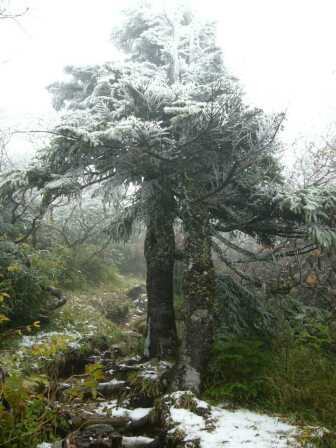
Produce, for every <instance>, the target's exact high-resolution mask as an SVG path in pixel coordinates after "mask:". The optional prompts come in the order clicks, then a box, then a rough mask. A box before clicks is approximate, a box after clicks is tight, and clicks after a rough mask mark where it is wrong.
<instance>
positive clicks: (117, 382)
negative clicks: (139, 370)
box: [99, 379, 126, 387]
mask: <svg viewBox="0 0 336 448" xmlns="http://www.w3.org/2000/svg"><path fill="white" fill-rule="evenodd" d="M124 384H126V381H122V380H116V379H113V380H111V381H106V382H105V383H99V386H101V387H105V386H123V385H124Z"/></svg>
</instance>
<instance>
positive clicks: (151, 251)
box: [145, 200, 177, 358]
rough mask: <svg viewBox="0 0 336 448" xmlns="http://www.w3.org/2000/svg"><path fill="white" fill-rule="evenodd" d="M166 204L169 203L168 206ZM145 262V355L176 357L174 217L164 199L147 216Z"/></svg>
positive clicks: (150, 356) (151, 356)
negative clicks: (146, 300)
mask: <svg viewBox="0 0 336 448" xmlns="http://www.w3.org/2000/svg"><path fill="white" fill-rule="evenodd" d="M168 207H169V205H168ZM145 258H146V263H147V278H146V284H147V296H148V312H147V335H146V342H145V356H147V357H149V358H170V357H175V355H176V352H177V335H176V323H175V312H174V305H173V300H174V296H173V273H174V259H175V235H174V228H173V217H172V215H171V213H170V210H169V208H168V209H165V201H164V200H163V201H160V202H159V201H158V202H157V207H156V209H155V210H154V211H153V213H152V214H151V216H150V217H149V220H148V223H147V233H146V239H145Z"/></svg>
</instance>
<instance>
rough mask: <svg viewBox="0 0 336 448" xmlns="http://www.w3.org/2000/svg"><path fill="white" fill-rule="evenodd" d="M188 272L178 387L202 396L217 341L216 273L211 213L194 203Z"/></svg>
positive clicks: (188, 237) (187, 220)
mask: <svg viewBox="0 0 336 448" xmlns="http://www.w3.org/2000/svg"><path fill="white" fill-rule="evenodd" d="M184 225H185V259H186V265H187V268H186V271H185V273H184V279H183V294H184V301H185V337H184V342H183V348H182V351H181V355H180V361H179V368H178V373H177V384H176V385H175V386H174V387H175V388H176V386H177V387H178V388H180V389H188V390H192V391H194V392H196V393H199V391H200V387H201V377H202V373H203V371H204V368H205V367H206V365H207V362H208V358H209V353H210V350H211V345H212V341H213V306H214V297H215V271H214V266H213V261H212V257H211V237H210V230H209V213H208V210H207V208H206V207H204V205H203V204H202V203H197V202H196V201H195V202H194V203H191V204H190V206H189V208H188V212H187V214H186V216H185V219H184Z"/></svg>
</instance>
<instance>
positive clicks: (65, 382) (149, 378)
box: [27, 294, 309, 448]
mask: <svg viewBox="0 0 336 448" xmlns="http://www.w3.org/2000/svg"><path fill="white" fill-rule="evenodd" d="M132 300H133V301H134V304H135V306H134V307H133V309H132V312H131V313H130V315H129V318H128V321H124V322H123V323H122V325H121V328H122V332H123V333H126V334H128V333H132V337H135V338H140V337H141V335H140V333H137V331H140V332H141V328H139V329H138V330H137V328H138V327H137V325H134V323H136V322H137V321H138V320H141V318H142V321H143V316H144V312H145V299H144V296H143V294H141V295H140V296H139V297H134V298H132ZM76 310H77V308H76ZM76 312H77V311H76ZM84 314H85V315H87V312H86V311H85V313H84ZM89 326H92V332H94V331H95V330H94V328H93V326H94V325H93V323H88V324H87V327H89ZM90 331H91V330H90ZM40 339H41V340H42V335H40V336H36V339H35V340H34V344H35V346H36V344H37V345H38V343H39V342H38V341H39V340H40ZM32 340H33V339H32V338H31V339H29V338H28V340H27V344H28V345H29V344H30V343H31V341H32ZM72 344H73V350H74V351H76V350H77V351H78V353H79V355H80V356H79V357H76V356H72V357H70V358H69V362H70V363H73V359H80V362H79V363H77V365H76V366H75V367H74V365H73V364H72V365H71V366H68V367H70V368H67V366H63V368H62V369H61V370H60V371H59V372H58V375H57V377H56V378H55V381H54V385H53V390H52V391H51V393H52V395H53V402H54V406H55V407H56V408H57V411H58V413H59V414H60V415H62V416H63V418H64V420H65V421H66V423H67V426H66V427H67V429H66V431H65V432H64V434H60V435H62V437H63V438H62V440H59V441H58V442H55V443H53V444H50V443H42V444H40V445H38V448H122V447H126V448H132V447H138V448H141V447H142V448H145V447H149V448H161V447H162V448H217V447H218V448H220V447H227V448H240V447H242V448H244V447H249V448H285V447H293V448H294V447H303V446H309V445H304V444H303V443H302V442H299V439H300V438H301V436H302V434H303V433H304V432H305V431H304V430H303V429H302V428H298V427H295V426H292V425H290V424H288V423H286V422H284V421H281V420H280V419H278V418H276V417H270V416H267V415H261V414H257V413H254V412H250V411H247V410H232V409H227V408H224V407H213V406H210V405H209V404H208V403H206V402H204V401H201V400H199V399H198V398H196V397H195V396H194V395H193V394H192V393H191V392H188V391H177V392H171V391H170V383H171V379H172V376H173V374H174V366H173V364H171V363H170V362H167V361H160V360H151V361H148V360H146V359H143V358H141V357H140V356H127V355H126V354H125V350H124V347H123V346H122V345H118V344H113V345H110V346H108V347H105V348H104V349H102V348H101V347H99V348H98V347H95V346H94V345H92V346H91V349H90V350H89V352H88V351H86V352H85V357H84V358H83V353H82V352H81V350H82V348H81V345H80V344H79V343H77V342H75V343H74V342H72ZM69 372H71V374H70V373H69Z"/></svg>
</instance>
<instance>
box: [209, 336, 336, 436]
mask: <svg viewBox="0 0 336 448" xmlns="http://www.w3.org/2000/svg"><path fill="white" fill-rule="evenodd" d="M324 347H325V344H324V340H323V341H322V344H321V345H320V346H319V345H318V344H316V340H314V341H310V342H309V341H308V342H307V340H305V342H304V343H303V342H302V339H301V337H300V336H295V337H292V336H288V338H284V337H282V338H274V339H273V340H272V341H271V342H267V341H264V340H246V339H245V340H244V339H233V340H217V341H216V343H215V344H214V347H213V350H212V354H211V359H210V363H209V368H208V373H207V378H206V383H205V384H206V387H205V391H204V394H205V396H206V397H207V398H208V399H211V400H213V401H215V402H220V401H223V400H227V401H230V402H232V403H234V404H236V403H237V404H239V405H242V404H243V405H247V406H250V407H255V408H259V409H263V410H267V411H271V412H276V413H279V412H282V413H286V414H291V415H293V416H294V417H296V419H297V420H299V421H302V422H308V423H312V424H322V425H325V426H327V427H330V428H333V427H335V426H336V402H335V400H334V397H336V357H335V355H334V354H333V353H331V352H328V351H326V350H324Z"/></svg>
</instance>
